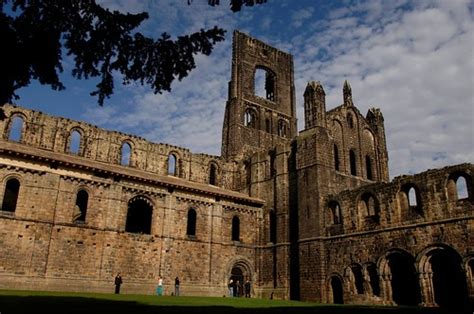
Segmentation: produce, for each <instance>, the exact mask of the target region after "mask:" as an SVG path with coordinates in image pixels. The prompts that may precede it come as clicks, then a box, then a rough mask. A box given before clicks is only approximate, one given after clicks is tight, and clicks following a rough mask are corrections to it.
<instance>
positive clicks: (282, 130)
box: [278, 120, 288, 137]
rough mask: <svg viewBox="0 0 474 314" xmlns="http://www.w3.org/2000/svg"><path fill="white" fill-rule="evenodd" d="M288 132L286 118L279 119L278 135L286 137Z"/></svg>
mask: <svg viewBox="0 0 474 314" xmlns="http://www.w3.org/2000/svg"><path fill="white" fill-rule="evenodd" d="M287 132H288V124H287V123H286V121H284V120H278V136H281V137H286V135H287Z"/></svg>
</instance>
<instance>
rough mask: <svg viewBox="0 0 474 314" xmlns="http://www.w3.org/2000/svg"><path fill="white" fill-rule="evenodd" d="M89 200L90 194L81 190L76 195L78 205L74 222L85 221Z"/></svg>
mask: <svg viewBox="0 0 474 314" xmlns="http://www.w3.org/2000/svg"><path fill="white" fill-rule="evenodd" d="M88 202H89V194H88V193H87V192H86V191H84V190H80V191H79V192H77V195H76V206H75V208H74V215H73V218H72V220H73V221H74V222H85V221H86V214H87V203H88Z"/></svg>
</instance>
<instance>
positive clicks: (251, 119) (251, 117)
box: [244, 108, 257, 129]
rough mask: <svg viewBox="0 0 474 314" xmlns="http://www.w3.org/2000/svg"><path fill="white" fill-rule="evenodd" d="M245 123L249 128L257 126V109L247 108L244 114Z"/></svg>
mask: <svg viewBox="0 0 474 314" xmlns="http://www.w3.org/2000/svg"><path fill="white" fill-rule="evenodd" d="M244 125H245V126H246V127H249V128H253V129H256V128H257V114H256V113H255V110H253V109H250V108H247V110H245V114H244Z"/></svg>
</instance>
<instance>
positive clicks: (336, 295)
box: [329, 274, 344, 304]
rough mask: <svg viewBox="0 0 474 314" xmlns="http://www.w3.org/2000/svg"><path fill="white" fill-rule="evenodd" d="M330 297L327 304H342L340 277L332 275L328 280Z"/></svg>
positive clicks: (342, 291) (342, 295)
mask: <svg viewBox="0 0 474 314" xmlns="http://www.w3.org/2000/svg"><path fill="white" fill-rule="evenodd" d="M329 286H330V291H331V295H330V296H329V297H330V300H329V302H330V303H334V304H344V289H343V287H344V285H343V283H342V278H341V276H339V275H337V274H333V275H332V276H331V277H330V279H329Z"/></svg>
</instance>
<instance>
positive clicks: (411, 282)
mask: <svg viewBox="0 0 474 314" xmlns="http://www.w3.org/2000/svg"><path fill="white" fill-rule="evenodd" d="M379 273H380V278H381V280H380V281H381V288H382V289H381V293H382V294H383V299H384V302H385V303H386V304H393V303H396V304H398V305H418V304H419V303H421V292H420V284H419V281H418V276H417V273H416V269H415V258H414V257H413V256H412V255H411V254H410V253H408V252H406V251H403V250H399V249H397V250H392V251H389V252H387V253H386V254H385V255H384V256H383V257H382V258H381V260H380V262H379Z"/></svg>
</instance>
